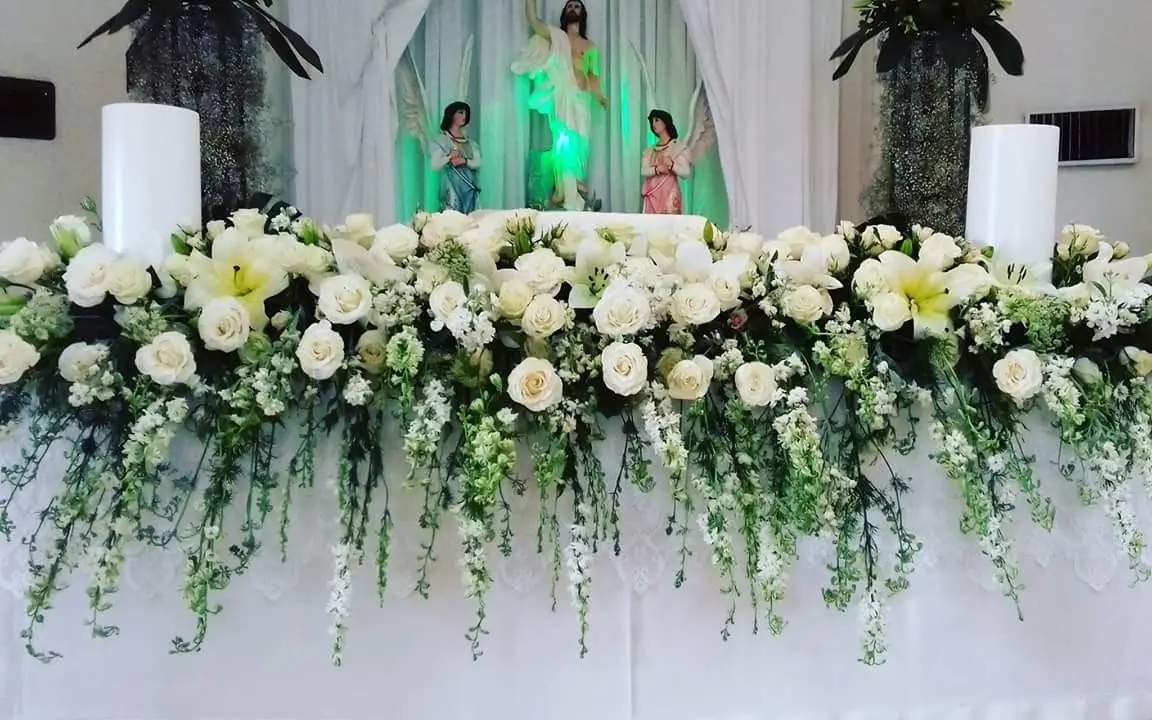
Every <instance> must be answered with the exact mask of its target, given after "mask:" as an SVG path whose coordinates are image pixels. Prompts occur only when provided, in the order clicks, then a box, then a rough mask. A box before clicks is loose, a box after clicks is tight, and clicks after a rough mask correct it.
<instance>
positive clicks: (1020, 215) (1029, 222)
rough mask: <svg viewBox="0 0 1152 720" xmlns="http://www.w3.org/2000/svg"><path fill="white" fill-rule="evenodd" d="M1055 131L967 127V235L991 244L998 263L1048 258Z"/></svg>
mask: <svg viewBox="0 0 1152 720" xmlns="http://www.w3.org/2000/svg"><path fill="white" fill-rule="evenodd" d="M1059 161H1060V128H1058V127H1055V126H1053V125H986V126H983V127H977V128H973V129H972V155H971V162H970V165H969V167H968V218H967V233H966V235H967V237H968V239H969V240H971V241H973V242H975V243H976V244H977V245H980V246H988V245H990V246H992V247H993V248H994V249H995V257H996V258H997V259H998V262H999V263H1001V264H1011V265H1018V266H1025V267H1033V266H1035V265H1038V264H1040V263H1046V262H1049V261H1050V260H1051V259H1052V250H1053V247H1054V246H1055V243H1056V186H1057V174H1058V169H1059Z"/></svg>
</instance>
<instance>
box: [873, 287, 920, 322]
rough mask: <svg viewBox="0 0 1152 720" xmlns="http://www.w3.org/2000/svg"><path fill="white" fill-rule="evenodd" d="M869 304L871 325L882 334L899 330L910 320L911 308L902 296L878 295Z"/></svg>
mask: <svg viewBox="0 0 1152 720" xmlns="http://www.w3.org/2000/svg"><path fill="white" fill-rule="evenodd" d="M869 302H870V304H871V305H872V324H873V325H875V326H876V327H878V328H880V329H881V330H883V331H884V332H893V331H895V330H899V329H900V328H902V327H904V324H905V323H906V322H908V321H909V320H911V319H912V308H910V307H909V306H908V299H907V298H905V297H904V296H903V295H898V294H896V293H891V292H885V293H880V294H879V295H877V296H876V297H874V298H872V299H871V300H870V301H869Z"/></svg>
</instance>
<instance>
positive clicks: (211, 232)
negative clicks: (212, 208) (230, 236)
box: [204, 220, 228, 240]
mask: <svg viewBox="0 0 1152 720" xmlns="http://www.w3.org/2000/svg"><path fill="white" fill-rule="evenodd" d="M227 229H228V224H227V223H225V222H224V221H223V220H211V221H209V222H208V224H207V225H206V226H205V227H204V230H205V231H206V232H207V233H208V239H209V240H215V239H216V238H218V237H220V235H221V233H223V232H224V231H225V230H227Z"/></svg>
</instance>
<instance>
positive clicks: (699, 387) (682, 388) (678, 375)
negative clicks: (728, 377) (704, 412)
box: [667, 355, 715, 400]
mask: <svg viewBox="0 0 1152 720" xmlns="http://www.w3.org/2000/svg"><path fill="white" fill-rule="evenodd" d="M714 372H715V367H714V365H713V363H712V361H711V360H709V359H708V358H706V357H704V356H703V355H697V356H696V357H694V358H692V359H691V360H681V361H680V362H678V363H676V364H675V365H674V366H673V367H672V370H671V371H669V373H668V380H667V385H668V395H669V396H670V397H672V398H673V399H675V400H699V399H700V398H702V397H704V396H705V395H707V394H708V386H709V385H710V384H711V382H712V375H713V374H714Z"/></svg>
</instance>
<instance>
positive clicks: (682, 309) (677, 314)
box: [672, 283, 723, 325]
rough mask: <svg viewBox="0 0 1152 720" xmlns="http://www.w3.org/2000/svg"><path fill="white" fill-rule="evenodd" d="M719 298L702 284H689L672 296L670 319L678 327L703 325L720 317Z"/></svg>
mask: <svg viewBox="0 0 1152 720" xmlns="http://www.w3.org/2000/svg"><path fill="white" fill-rule="evenodd" d="M721 310H723V308H721V307H720V298H718V297H716V293H715V292H714V291H713V290H712V288H710V287H708V286H707V285H705V284H704V283H689V284H688V285H685V286H684V287H682V288H680V289H679V290H677V291H676V292H675V294H673V295H672V319H673V320H675V321H676V322H677V323H678V324H680V325H704V324H706V323H710V322H712V321H713V320H715V319H716V318H717V317H719V316H720V312H721Z"/></svg>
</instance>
